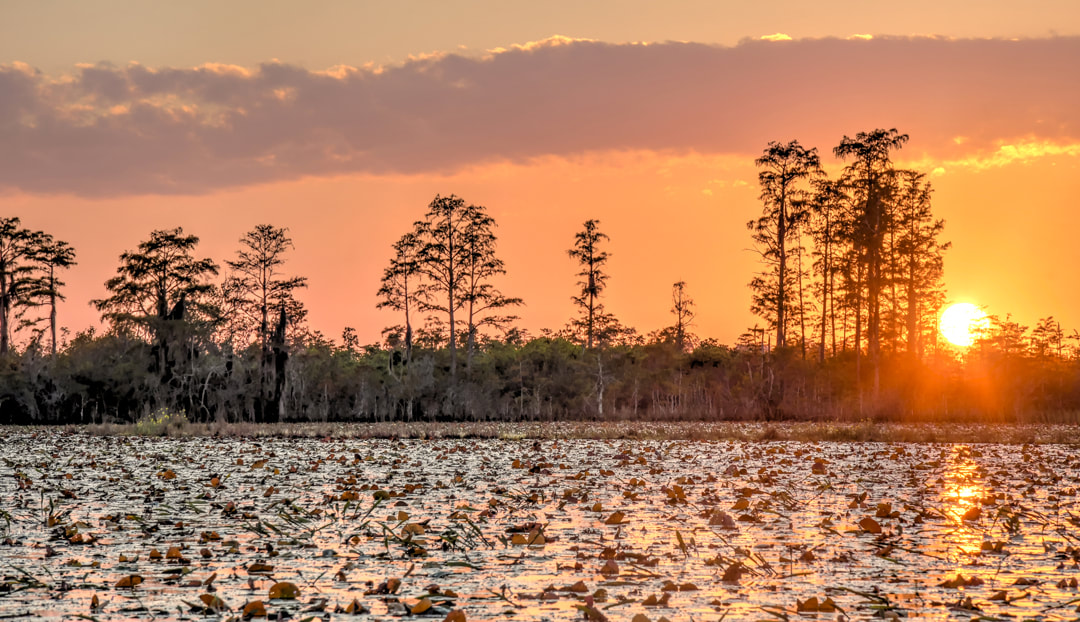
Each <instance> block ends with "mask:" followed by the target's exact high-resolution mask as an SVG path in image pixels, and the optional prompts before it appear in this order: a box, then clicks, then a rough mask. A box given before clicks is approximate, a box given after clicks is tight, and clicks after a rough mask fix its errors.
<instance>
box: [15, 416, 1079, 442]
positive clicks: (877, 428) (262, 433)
mask: <svg viewBox="0 0 1080 622" xmlns="http://www.w3.org/2000/svg"><path fill="white" fill-rule="evenodd" d="M45 431H49V432H59V433H61V434H72V435H77V434H86V435H90V436H118V437H125V436H129V437H138V436H142V437H168V438H213V437H226V438H326V439H335V440H346V439H357V440H359V439H419V440H465V439H500V440H507V441H519V440H562V439H593V440H669V441H740V442H773V441H801V442H885V443H949V444H956V443H964V444H967V443H1000V444H1068V445H1076V444H1080V425H1071V424H1000V423H995V424H977V423H975V424H972V423H922V422H920V423H893V422H883V423H878V422H869V421H866V422H856V423H846V422H731V421H725V422H705V421H679V422H658V421H652V422H640V421H635V422H597V421H556V422H518V423H506V422H462V423H457V422H386V423H311V422H306V423H273V424H266V423H263V424H254V423H210V424H201V423H190V422H186V421H184V422H182V423H179V424H176V425H165V426H158V427H156V428H154V429H150V430H147V429H145V427H141V428H140V427H139V426H138V424H90V425H64V426H0V433H2V434H3V435H4V436H5V437H8V436H9V435H10V434H11V433H13V432H15V433H20V432H21V433H30V434H37V433H40V432H45Z"/></svg>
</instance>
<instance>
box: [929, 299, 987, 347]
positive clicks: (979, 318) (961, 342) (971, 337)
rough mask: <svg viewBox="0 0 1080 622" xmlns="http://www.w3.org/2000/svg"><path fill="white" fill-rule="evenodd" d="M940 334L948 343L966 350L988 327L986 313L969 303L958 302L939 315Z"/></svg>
mask: <svg viewBox="0 0 1080 622" xmlns="http://www.w3.org/2000/svg"><path fill="white" fill-rule="evenodd" d="M939 326H940V329H941V334H942V335H944V336H945V338H946V339H948V340H949V343H951V344H953V345H956V346H960V347H963V348H966V347H968V346H970V345H971V344H973V343H975V339H976V338H977V337H978V336H979V334H980V333H982V332H983V331H985V330H986V329H987V328H989V326H990V320H989V318H987V317H986V313H985V312H984V311H983V310H982V309H980V308H979V307H977V306H975V305H973V304H971V303H970V302H958V303H956V304H954V305H951V306H949V308H948V309H945V312H944V313H942V314H941V323H940V325H939Z"/></svg>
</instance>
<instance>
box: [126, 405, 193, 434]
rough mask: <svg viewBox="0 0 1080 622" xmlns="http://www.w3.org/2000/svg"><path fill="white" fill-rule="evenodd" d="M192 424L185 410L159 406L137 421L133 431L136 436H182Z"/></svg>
mask: <svg viewBox="0 0 1080 622" xmlns="http://www.w3.org/2000/svg"><path fill="white" fill-rule="evenodd" d="M190 425H191V422H190V421H188V418H187V415H186V414H184V412H183V411H181V412H172V411H170V410H169V409H167V408H159V409H157V410H155V411H154V412H152V413H150V414H149V415H146V416H144V417H141V418H140V419H139V420H138V421H136V422H135V429H134V430H133V433H134V434H135V435H136V436H182V435H183V433H184V431H185V430H187V428H188V426H190Z"/></svg>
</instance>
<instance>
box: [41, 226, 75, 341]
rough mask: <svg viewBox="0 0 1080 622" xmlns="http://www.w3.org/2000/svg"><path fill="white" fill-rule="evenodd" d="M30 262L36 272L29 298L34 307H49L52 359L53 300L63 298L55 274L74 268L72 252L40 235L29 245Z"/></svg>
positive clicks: (65, 244) (59, 281)
mask: <svg viewBox="0 0 1080 622" xmlns="http://www.w3.org/2000/svg"><path fill="white" fill-rule="evenodd" d="M30 259H31V260H32V261H33V262H34V263H35V264H36V266H37V269H38V272H39V273H40V274H38V275H37V276H36V277H35V278H34V287H33V289H32V291H31V296H32V297H33V298H34V299H36V300H37V301H39V302H37V304H40V305H48V307H49V351H50V354H51V356H52V357H53V358H56V301H57V300H64V299H65V298H64V296H63V294H62V293H61V292H60V289H61V288H62V287H63V286H64V285H65V283H64V282H63V281H61V280H60V278H59V277H58V276H57V274H56V272H57V270H62V269H66V268H70V267H71V266H74V265H75V249H74V248H72V247H71V245H70V244H68V243H67V242H64V241H63V240H56V239H54V238H53V237H52V236H51V235H49V234H41V235H40V236H38V238H37V240H36V243H35V244H34V245H33V248H32V250H31V252H30Z"/></svg>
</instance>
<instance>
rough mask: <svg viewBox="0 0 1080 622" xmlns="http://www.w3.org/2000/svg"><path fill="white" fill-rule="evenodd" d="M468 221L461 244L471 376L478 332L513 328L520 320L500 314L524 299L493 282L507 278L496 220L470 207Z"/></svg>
mask: <svg viewBox="0 0 1080 622" xmlns="http://www.w3.org/2000/svg"><path fill="white" fill-rule="evenodd" d="M464 220H465V223H466V224H465V228H464V231H463V236H462V241H461V243H462V247H463V248H464V249H465V262H464V265H463V273H462V278H461V284H462V288H461V294H462V299H463V303H464V304H463V306H464V310H465V318H466V320H465V330H466V333H465V334H466V350H465V351H466V369H467V370H468V371H470V372H471V371H472V364H473V355H474V353H475V350H476V337H477V331H478V330H479V329H480V328H481V327H483V326H492V327H497V328H505V327H507V326H509V325H510V324H511V323H512V322H513V321H514V320H516V319H517V316H514V315H501V314H500V313H499V311H500V310H502V309H506V308H508V307H514V306H519V305H521V304H523V303H522V300H521V299H520V298H510V297H507V296H504V295H502V293H501V292H499V290H497V289H496V288H495V286H494V285H493V284H492V283H491V279H492V278H494V277H496V276H498V275H502V274H506V268H505V267H504V264H503V261H502V260H501V259H499V258H498V257H496V256H495V241H496V239H495V233H494V229H495V219H493V218H492V217H491V216H489V215H487V214H486V213H485V212H484V208H483V207H480V206H475V205H469V206H468V207H467V208H466V210H465V214H464Z"/></svg>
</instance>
